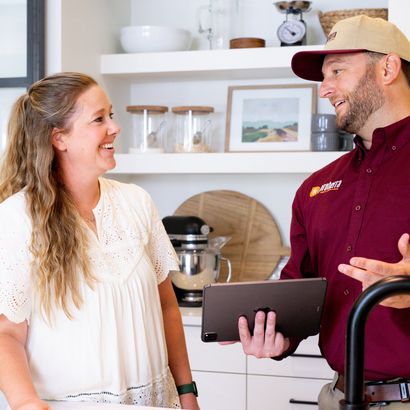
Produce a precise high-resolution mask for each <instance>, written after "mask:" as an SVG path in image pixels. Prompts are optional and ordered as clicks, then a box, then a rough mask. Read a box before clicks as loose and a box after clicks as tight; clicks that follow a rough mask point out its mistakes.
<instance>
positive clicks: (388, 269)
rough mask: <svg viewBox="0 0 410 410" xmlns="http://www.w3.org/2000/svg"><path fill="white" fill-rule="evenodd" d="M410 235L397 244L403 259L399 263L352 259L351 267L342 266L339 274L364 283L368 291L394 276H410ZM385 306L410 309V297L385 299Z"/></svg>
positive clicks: (399, 296)
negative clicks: (373, 285) (374, 285)
mask: <svg viewBox="0 0 410 410" xmlns="http://www.w3.org/2000/svg"><path fill="white" fill-rule="evenodd" d="M409 238H410V237H409V234H407V233H405V234H403V235H402V236H401V237H400V239H399V241H398V244H397V247H398V249H399V252H400V254H401V256H402V257H403V259H402V260H401V261H400V262H397V263H387V262H382V261H378V260H375V259H367V258H359V257H354V258H352V259H350V261H349V262H350V265H347V264H341V265H339V267H338V269H339V272H341V273H344V274H345V275H347V276H350V277H351V278H353V279H356V280H358V281H360V282H362V288H363V290H365V289H367V288H368V287H369V286H370V285H372V284H373V283H375V282H377V281H379V280H381V279H383V278H386V277H388V276H394V275H410V244H409ZM380 304H381V305H383V306H387V307H394V308H397V309H403V308H408V307H410V296H409V295H398V296H392V297H389V298H387V299H384V300H383V301H382V302H381V303H380Z"/></svg>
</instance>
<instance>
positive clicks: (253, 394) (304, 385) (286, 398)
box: [247, 375, 327, 410]
mask: <svg viewBox="0 0 410 410" xmlns="http://www.w3.org/2000/svg"><path fill="white" fill-rule="evenodd" d="M325 383H327V381H326V380H320V379H307V378H290V377H272V376H256V375H249V376H248V399H247V409H248V410H310V409H312V410H314V409H317V396H318V393H319V392H320V389H321V388H322V386H323V385H324V384H325Z"/></svg>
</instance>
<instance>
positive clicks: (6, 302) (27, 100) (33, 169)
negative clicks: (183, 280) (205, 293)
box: [0, 73, 198, 410]
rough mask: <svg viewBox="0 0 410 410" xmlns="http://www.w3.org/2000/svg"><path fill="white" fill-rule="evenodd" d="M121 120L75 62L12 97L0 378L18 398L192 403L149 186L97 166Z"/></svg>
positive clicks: (37, 405)
mask: <svg viewBox="0 0 410 410" xmlns="http://www.w3.org/2000/svg"><path fill="white" fill-rule="evenodd" d="M119 131H120V129H119V127H118V126H117V124H116V123H115V122H114V120H113V114H112V106H111V103H110V101H109V100H108V98H107V96H106V94H105V93H104V91H103V90H102V89H101V87H99V86H98V84H97V83H96V82H95V80H93V79H92V78H90V77H88V76H86V75H83V74H79V73H61V74H56V75H52V76H49V77H46V78H44V79H43V80H40V81H38V82H37V83H35V84H33V85H32V86H31V87H30V89H29V90H28V92H27V93H26V94H25V95H23V96H21V97H20V98H19V99H18V100H17V102H16V103H15V105H14V107H13V110H12V115H11V118H10V122H9V141H8V147H7V149H6V153H5V157H4V159H3V162H2V168H1V170H0V201H1V203H0V226H1V227H2V229H1V230H0V363H1V366H0V389H1V390H2V391H3V392H4V394H5V396H6V398H7V400H8V402H9V404H10V407H11V408H12V409H13V410H23V409H30V410H37V409H41V410H43V409H48V408H49V407H48V405H47V403H46V402H44V401H43V400H68V401H94V402H114V403H127V404H137V405H146V406H161V407H171V408H179V406H180V405H181V406H182V408H185V409H198V405H197V401H196V397H195V395H194V394H193V393H189V392H188V393H185V394H181V395H180V396H179V397H178V393H177V389H176V386H180V385H187V384H190V383H191V382H192V376H191V371H190V368H189V363H188V357H187V353H186V346H185V342H184V335H183V328H182V322H181V316H180V314H179V310H178V305H177V302H176V299H175V295H174V293H173V289H172V285H171V282H170V279H169V278H168V272H169V271H170V270H175V269H178V262H177V259H176V255H175V253H174V250H173V248H172V245H171V244H170V242H169V240H168V237H167V235H166V233H165V230H164V228H163V226H162V223H161V221H160V219H159V217H158V215H157V211H156V208H155V206H154V204H153V203H152V200H151V199H150V197H149V196H148V194H147V193H146V192H145V191H143V190H142V189H141V188H139V187H137V186H135V185H131V184H122V183H119V182H116V181H111V180H108V179H104V178H101V175H102V174H103V173H105V172H106V171H108V170H110V169H112V168H114V166H115V159H114V152H115V149H114V142H115V139H116V138H117V136H118V133H119ZM187 390H188V391H189V390H190V389H189V388H188V389H186V388H185V389H182V391H187Z"/></svg>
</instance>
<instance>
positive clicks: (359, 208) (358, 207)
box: [354, 205, 362, 211]
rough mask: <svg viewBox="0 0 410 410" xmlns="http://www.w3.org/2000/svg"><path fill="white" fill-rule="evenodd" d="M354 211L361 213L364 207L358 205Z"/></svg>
mask: <svg viewBox="0 0 410 410" xmlns="http://www.w3.org/2000/svg"><path fill="white" fill-rule="evenodd" d="M354 209H355V210H356V211H360V210H361V209H362V207H361V206H360V205H356V206H355V207H354Z"/></svg>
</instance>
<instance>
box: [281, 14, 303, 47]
mask: <svg viewBox="0 0 410 410" xmlns="http://www.w3.org/2000/svg"><path fill="white" fill-rule="evenodd" d="M277 34H278V37H279V40H280V41H281V42H282V43H285V44H294V43H297V42H299V41H301V40H302V39H303V37H304V36H305V34H306V26H305V24H304V23H303V22H302V21H299V20H287V21H284V22H283V23H282V24H281V25H280V26H279V27H278V33H277Z"/></svg>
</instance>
